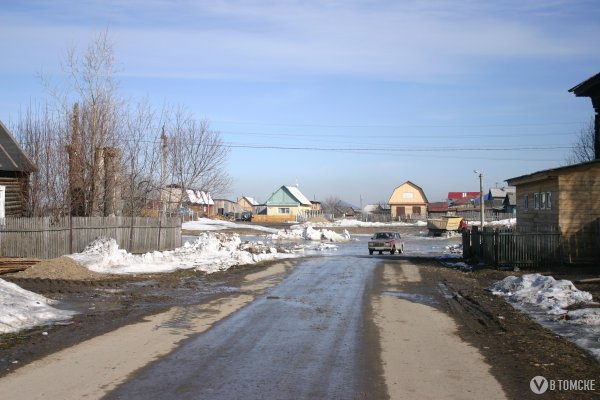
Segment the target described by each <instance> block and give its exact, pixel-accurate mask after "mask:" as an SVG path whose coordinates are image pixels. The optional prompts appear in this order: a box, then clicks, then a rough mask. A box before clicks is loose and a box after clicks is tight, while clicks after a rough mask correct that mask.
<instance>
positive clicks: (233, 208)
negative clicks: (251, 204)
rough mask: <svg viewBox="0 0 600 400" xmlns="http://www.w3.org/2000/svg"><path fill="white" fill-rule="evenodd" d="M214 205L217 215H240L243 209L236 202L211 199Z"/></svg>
mask: <svg viewBox="0 0 600 400" xmlns="http://www.w3.org/2000/svg"><path fill="white" fill-rule="evenodd" d="M213 201H214V203H215V213H216V214H218V215H234V216H238V215H240V214H241V213H242V212H243V211H245V210H244V208H243V207H242V206H241V205H240V204H239V203H237V202H235V201H232V200H227V199H213Z"/></svg>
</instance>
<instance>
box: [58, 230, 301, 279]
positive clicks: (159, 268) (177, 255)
mask: <svg viewBox="0 0 600 400" xmlns="http://www.w3.org/2000/svg"><path fill="white" fill-rule="evenodd" d="M291 256H292V255H291V254H289V253H280V252H278V251H277V249H276V248H274V247H270V246H268V245H266V244H263V243H262V242H254V243H251V242H244V243H242V241H241V240H240V237H239V235H225V234H220V233H204V234H202V235H200V236H199V237H198V238H197V239H196V240H195V241H194V242H192V243H189V242H186V243H185V244H184V245H183V246H182V247H178V248H176V249H174V250H169V251H154V252H150V253H145V254H141V255H135V254H131V253H128V252H127V251H125V250H123V249H120V248H119V246H118V244H117V242H116V241H115V240H114V239H109V238H98V239H96V240H95V241H93V242H92V243H90V244H89V245H88V246H87V247H86V248H85V249H84V250H83V251H82V252H81V253H75V254H70V255H68V257H71V258H73V259H74V260H75V261H78V262H79V263H81V264H82V265H84V266H85V267H87V268H89V269H90V270H92V271H95V272H99V273H110V274H136V273H159V272H172V271H175V270H177V269H196V270H199V271H204V272H207V273H212V272H216V271H221V270H226V269H228V268H230V267H232V266H234V265H245V264H254V263H257V262H260V261H266V260H273V259H278V258H287V257H291Z"/></svg>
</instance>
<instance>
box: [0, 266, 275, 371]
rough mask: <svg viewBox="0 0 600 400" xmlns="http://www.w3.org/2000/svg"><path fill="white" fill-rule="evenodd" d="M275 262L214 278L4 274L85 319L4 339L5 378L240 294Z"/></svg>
mask: <svg viewBox="0 0 600 400" xmlns="http://www.w3.org/2000/svg"><path fill="white" fill-rule="evenodd" d="M272 263H273V262H266V263H262V264H258V265H251V266H242V267H233V268H230V269H229V270H227V271H223V272H217V273H213V274H206V273H203V272H197V271H192V270H180V271H177V272H173V273H169V274H143V275H112V276H101V278H98V277H94V278H93V279H61V278H57V279H48V278H41V277H18V276H14V275H13V276H9V275H2V276H1V278H2V279H4V280H6V281H9V282H13V283H15V284H17V285H19V286H20V287H22V288H24V289H26V290H30V291H32V292H35V293H38V294H41V295H43V296H45V297H47V298H50V299H53V300H58V301H60V304H58V305H55V307H58V308H64V309H69V310H75V311H78V312H79V314H77V315H75V316H74V317H73V318H72V319H71V320H69V321H68V322H66V323H58V324H55V325H50V326H40V327H36V328H33V329H29V330H24V331H21V332H18V333H13V334H4V335H0V377H1V376H4V375H6V374H8V373H10V372H11V371H13V370H15V369H17V368H18V367H19V366H21V365H24V364H27V363H29V362H31V361H34V360H36V359H39V358H42V357H44V356H46V355H48V354H51V353H54V352H56V351H58V350H61V349H64V348H67V347H70V346H73V345H75V344H77V343H80V342H83V341H85V340H87V339H90V338H93V337H95V336H99V335H102V334H104V333H106V332H110V331H112V330H114V329H117V328H119V327H121V326H125V325H128V324H131V323H134V322H137V321H140V320H142V319H144V317H146V316H149V315H153V314H156V313H159V312H161V311H165V310H167V309H169V308H171V307H173V306H178V305H189V304H201V303H207V302H209V301H211V300H214V299H216V298H219V297H223V296H227V295H228V294H231V293H236V292H237V291H238V290H239V288H240V286H241V285H242V283H243V282H244V278H245V276H247V275H248V274H251V273H253V272H257V271H262V270H264V269H265V268H266V267H268V266H269V265H271V264H272ZM82 268H83V267H82ZM33 275H40V274H33Z"/></svg>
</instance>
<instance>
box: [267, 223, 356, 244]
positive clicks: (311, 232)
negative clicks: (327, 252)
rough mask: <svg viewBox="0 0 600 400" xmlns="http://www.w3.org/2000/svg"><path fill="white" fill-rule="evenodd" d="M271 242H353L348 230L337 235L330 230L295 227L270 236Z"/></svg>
mask: <svg viewBox="0 0 600 400" xmlns="http://www.w3.org/2000/svg"><path fill="white" fill-rule="evenodd" d="M270 239H271V240H313V241H320V240H323V241H328V242H348V241H350V240H351V237H350V233H348V231H347V230H344V232H342V233H341V234H340V233H336V232H334V231H331V230H328V229H314V228H313V227H312V226H310V225H308V226H303V225H294V226H292V228H291V229H290V230H280V231H279V232H277V233H276V234H273V235H271V236H270Z"/></svg>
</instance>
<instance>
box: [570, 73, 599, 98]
mask: <svg viewBox="0 0 600 400" xmlns="http://www.w3.org/2000/svg"><path fill="white" fill-rule="evenodd" d="M598 90H600V73H597V74H596V75H594V76H592V77H591V78H588V79H586V80H585V81H583V82H581V83H580V84H578V85H576V86H573V87H572V88H571V89H569V92H571V93H574V94H575V96H577V97H589V96H590V94H592V93H590V92H595V93H597V91H598Z"/></svg>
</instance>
